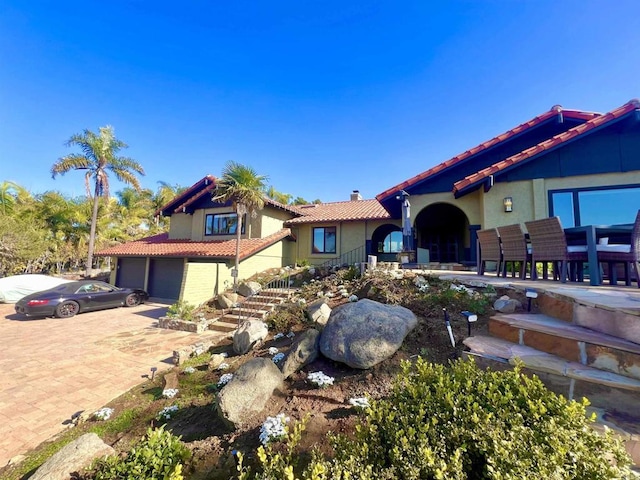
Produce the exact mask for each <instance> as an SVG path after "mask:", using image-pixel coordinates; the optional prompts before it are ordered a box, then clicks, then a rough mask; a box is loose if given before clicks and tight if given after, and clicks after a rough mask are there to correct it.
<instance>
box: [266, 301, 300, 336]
mask: <svg viewBox="0 0 640 480" xmlns="http://www.w3.org/2000/svg"><path fill="white" fill-rule="evenodd" d="M305 308H306V306H304V305H299V304H297V303H285V304H283V305H278V306H277V307H276V309H275V310H274V311H273V312H271V313H270V314H269V316H268V317H267V318H266V321H267V324H268V325H269V328H270V329H271V330H273V331H274V332H288V331H289V330H291V329H292V328H293V327H295V326H296V325H301V324H303V323H305V322H306V321H307V319H306V316H305V313H304V312H305Z"/></svg>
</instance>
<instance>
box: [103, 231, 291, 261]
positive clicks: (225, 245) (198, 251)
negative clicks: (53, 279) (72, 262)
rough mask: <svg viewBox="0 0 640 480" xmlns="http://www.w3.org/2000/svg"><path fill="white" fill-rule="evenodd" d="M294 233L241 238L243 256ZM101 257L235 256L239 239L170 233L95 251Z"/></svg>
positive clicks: (281, 232)
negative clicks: (176, 236) (182, 236)
mask: <svg viewBox="0 0 640 480" xmlns="http://www.w3.org/2000/svg"><path fill="white" fill-rule="evenodd" d="M288 236H291V230H289V229H288V228H283V229H282V230H280V231H279V232H276V233H274V234H273V235H269V236H268V237H265V238H250V239H242V240H241V241H240V258H241V259H245V258H247V257H249V256H251V255H253V254H255V253H257V252H259V251H260V250H263V249H265V248H266V247H269V246H271V245H273V244H274V243H276V242H278V241H280V240H282V239H283V238H286V237H288ZM95 255H96V256H99V257H182V258H183V257H209V258H225V259H227V258H235V255H236V241H235V239H230V240H220V241H205V242H195V241H192V240H170V239H169V236H168V234H166V233H161V234H159V235H154V236H152V237H147V238H143V239H140V240H136V241H133V242H127V243H123V244H120V245H116V246H114V247H110V248H105V249H104V250H101V251H99V252H97V253H96V254H95Z"/></svg>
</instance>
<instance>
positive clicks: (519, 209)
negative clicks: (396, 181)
mask: <svg viewBox="0 0 640 480" xmlns="http://www.w3.org/2000/svg"><path fill="white" fill-rule="evenodd" d="M635 183H640V172H627V173H609V174H602V175H581V176H575V177H562V178H537V179H533V180H525V181H521V182H509V183H497V184H495V185H494V186H493V188H491V190H489V191H488V192H486V193H485V192H484V191H483V190H482V189H479V190H477V191H476V192H474V194H479V195H480V196H481V197H482V202H483V204H484V221H483V222H481V223H480V224H481V225H482V228H492V227H496V226H500V225H509V224H514V223H520V224H522V223H524V222H527V221H529V220H535V219H539V218H546V217H548V216H549V191H550V190H561V189H567V188H589V187H603V186H616V185H628V184H635ZM505 197H512V198H513V212H511V213H506V212H505V211H504V205H503V199H504V198H505ZM463 198H465V197H463ZM460 200H462V199H460Z"/></svg>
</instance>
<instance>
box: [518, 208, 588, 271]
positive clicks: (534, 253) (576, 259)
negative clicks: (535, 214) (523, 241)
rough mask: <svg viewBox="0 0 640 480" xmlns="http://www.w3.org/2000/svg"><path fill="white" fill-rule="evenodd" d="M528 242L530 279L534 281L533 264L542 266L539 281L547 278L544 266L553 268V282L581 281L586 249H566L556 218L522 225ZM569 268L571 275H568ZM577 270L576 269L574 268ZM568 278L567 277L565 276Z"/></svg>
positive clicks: (575, 247)
mask: <svg viewBox="0 0 640 480" xmlns="http://www.w3.org/2000/svg"><path fill="white" fill-rule="evenodd" d="M524 224H525V225H526V227H527V231H528V232H529V240H531V278H532V280H535V279H536V277H537V272H536V264H537V263H543V264H544V265H543V278H544V279H546V278H547V268H546V265H547V263H551V264H552V265H553V279H554V280H556V279H558V277H559V278H560V281H561V282H562V283H566V281H567V278H569V279H570V280H572V281H574V280H576V278H577V279H578V280H582V265H583V263H584V262H586V261H587V246H586V245H571V246H567V238H566V236H565V233H564V230H563V229H562V225H561V223H560V218H559V217H550V218H543V219H541V220H533V221H530V222H524ZM569 264H572V265H571V267H572V268H571V274H570V272H569V266H570V265H569ZM575 266H577V268H575ZM569 274H570V275H569Z"/></svg>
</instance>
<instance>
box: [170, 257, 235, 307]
mask: <svg viewBox="0 0 640 480" xmlns="http://www.w3.org/2000/svg"><path fill="white" fill-rule="evenodd" d="M182 278H183V280H182V288H181V290H180V298H181V299H182V300H184V301H186V302H189V303H191V304H194V305H200V304H201V303H204V302H206V301H207V300H209V299H210V298H212V297H213V296H215V295H217V294H218V293H220V292H221V291H223V290H224V288H225V285H224V280H229V279H231V273H230V269H229V268H228V267H227V264H226V263H200V262H187V263H186V264H185V268H184V273H183V277H182Z"/></svg>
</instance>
